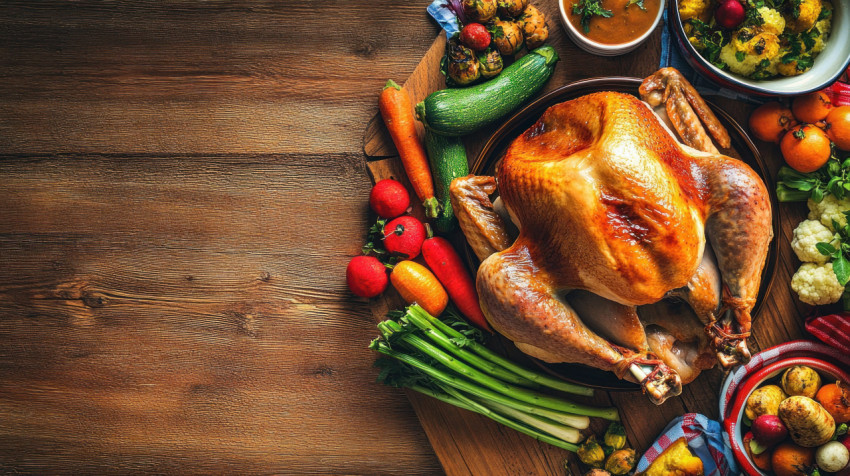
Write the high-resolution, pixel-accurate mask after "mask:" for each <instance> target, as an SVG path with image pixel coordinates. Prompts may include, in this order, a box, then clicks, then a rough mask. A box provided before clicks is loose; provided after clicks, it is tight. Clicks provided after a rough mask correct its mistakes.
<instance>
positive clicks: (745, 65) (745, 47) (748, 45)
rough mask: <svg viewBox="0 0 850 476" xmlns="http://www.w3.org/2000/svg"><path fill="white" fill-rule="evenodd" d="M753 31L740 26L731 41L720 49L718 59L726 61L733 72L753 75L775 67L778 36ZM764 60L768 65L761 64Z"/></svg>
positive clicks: (777, 53)
mask: <svg viewBox="0 0 850 476" xmlns="http://www.w3.org/2000/svg"><path fill="white" fill-rule="evenodd" d="M754 33H755V32H754V31H752V30H750V29H747V28H742V29H740V30H738V31H736V32H735V33H734V34H733V35H732V41H730V42H729V43H728V44H727V45H726V46H724V47H723V48H722V49H721V50H720V60H721V61H723V62H724V63H726V64H727V65H728V66H729V70H731V71H732V72H733V73H738V74H740V75H742V76H753V75H754V74H756V73H761V72H763V71H765V70H767V69H769V68H771V67H775V62H776V60H777V58H778V57H779V37H778V36H776V35H774V34H773V33H768V32H762V33H757V34H754ZM739 57H740V59H739ZM764 60H767V61H768V66H764V65H762V61H764ZM773 74H775V70H774V72H773Z"/></svg>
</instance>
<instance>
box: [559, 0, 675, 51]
mask: <svg viewBox="0 0 850 476" xmlns="http://www.w3.org/2000/svg"><path fill="white" fill-rule="evenodd" d="M561 1H562V2H564V7H565V10H566V11H567V16H568V17H569V19H570V23H572V24H573V26H574V27H575V29H576V30H577V31H578V32H579V33H581V34H582V35H584V36H585V37H586V38H588V39H591V40H593V41H595V42H597V43H604V44H606V45H619V44H622V43H628V42H630V41H632V40H635V39H637V38H639V37H640V36H641V35H643V34H644V33H646V31H647V30H648V29H650V28H651V27H652V24H653V23H654V22H655V18H656V16H658V9H659V8H661V0H644V7H645V8H646V10H641V9H640V7H638V6H637V5H636V4H632V5H629V0H602V1H601V2H600V3H601V5H602V8H604V9H606V10H610V11H611V13H612V16H611V17H610V18H604V17H601V16H598V15H594V16H593V17H592V18H591V19H590V22H589V27H590V31H588V32H585V31H584V28H583V27H582V26H581V15H576V14H575V13H573V5H575V4H576V3H578V1H579V0H561ZM627 5H628V7H627Z"/></svg>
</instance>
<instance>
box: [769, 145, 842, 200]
mask: <svg viewBox="0 0 850 476" xmlns="http://www.w3.org/2000/svg"><path fill="white" fill-rule="evenodd" d="M845 155H847V154H845ZM777 179H778V181H777V184H776V196H777V198H779V201H780V202H802V201H805V200H808V199H810V198H811V199H812V200H813V201H815V202H816V203H820V202H821V200H823V197H825V196H826V195H827V194H830V195H833V196H835V198H837V199H839V200H841V199H843V198H844V197H846V196H850V157H844V156H842V157H839V156H837V155H836V153H835V152H833V154H832V156H831V157H830V158H829V160H828V161H827V162H826V165H824V166H823V167H821V168H820V169H818V170H816V171H814V172H810V173H802V172H797V171H796V170H794V169H792V168H791V167H787V166H783V167H782V168H780V169H779V175H778V176H777Z"/></svg>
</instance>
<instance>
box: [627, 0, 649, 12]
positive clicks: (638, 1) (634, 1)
mask: <svg viewBox="0 0 850 476" xmlns="http://www.w3.org/2000/svg"><path fill="white" fill-rule="evenodd" d="M644 1H645V0H629V3H627V4H626V8H629V7H630V6H632V5H637V6H638V8H640V9H641V10H643V11H646V5H644V4H643V2H644Z"/></svg>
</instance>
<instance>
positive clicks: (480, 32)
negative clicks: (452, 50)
mask: <svg viewBox="0 0 850 476" xmlns="http://www.w3.org/2000/svg"><path fill="white" fill-rule="evenodd" d="M460 42H461V43H463V44H464V45H466V46H468V47H470V48H472V49H473V50H475V51H484V50H486V49H487V47H488V46H490V32H489V31H487V27H485V26H484V25H482V24H480V23H470V24H468V25H466V26H465V27H463V30H461V31H460Z"/></svg>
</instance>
